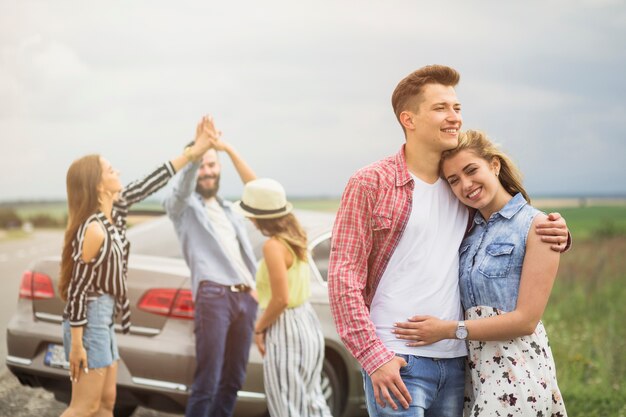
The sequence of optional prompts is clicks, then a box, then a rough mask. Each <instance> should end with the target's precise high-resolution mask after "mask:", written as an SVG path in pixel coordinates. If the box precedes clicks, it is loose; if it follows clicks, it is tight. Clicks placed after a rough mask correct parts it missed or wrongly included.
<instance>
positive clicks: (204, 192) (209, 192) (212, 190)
mask: <svg viewBox="0 0 626 417" xmlns="http://www.w3.org/2000/svg"><path fill="white" fill-rule="evenodd" d="M207 178H214V179H215V185H214V186H213V187H209V188H207V187H202V186H201V185H200V181H202V180H204V179H207ZM219 189H220V176H219V174H218V175H215V176H211V175H205V176H202V177H198V180H197V182H196V192H197V193H198V194H200V195H201V196H202V197H204V198H205V199H207V198H212V197H215V196H216V195H217V192H218V191H219Z"/></svg>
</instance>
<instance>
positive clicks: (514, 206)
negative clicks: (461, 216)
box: [474, 193, 528, 224]
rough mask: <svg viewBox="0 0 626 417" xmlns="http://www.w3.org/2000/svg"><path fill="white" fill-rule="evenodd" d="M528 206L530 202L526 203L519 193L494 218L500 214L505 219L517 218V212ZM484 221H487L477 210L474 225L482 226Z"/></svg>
mask: <svg viewBox="0 0 626 417" xmlns="http://www.w3.org/2000/svg"><path fill="white" fill-rule="evenodd" d="M526 204H528V202H527V201H526V199H524V196H523V195H522V193H517V194H515V195H514V196H513V198H511V199H510V200H509V201H508V203H506V204H505V205H504V207H502V208H501V209H500V210H499V211H497V212H495V213H494V214H492V217H493V216H494V215H496V214H498V215H500V216H501V217H504V218H505V219H510V218H511V217H513V216H515V214H517V212H518V211H520V210H521V209H522V207H524V206H525V205H526ZM484 221H485V220H484V219H483V216H482V215H481V214H480V211H478V210H477V211H476V214H475V215H474V223H476V224H481V223H483V222H484Z"/></svg>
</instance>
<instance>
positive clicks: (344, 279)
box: [328, 177, 394, 374]
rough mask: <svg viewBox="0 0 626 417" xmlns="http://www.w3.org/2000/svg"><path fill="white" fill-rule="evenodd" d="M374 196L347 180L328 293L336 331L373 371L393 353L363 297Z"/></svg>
mask: <svg viewBox="0 0 626 417" xmlns="http://www.w3.org/2000/svg"><path fill="white" fill-rule="evenodd" d="M373 206H374V198H373V195H372V191H371V190H368V189H367V187H366V186H364V185H363V184H362V183H361V182H360V181H359V179H358V178H357V177H353V178H351V179H350V181H349V182H348V185H347V186H346V189H345V191H344V193H343V196H342V198H341V204H340V207H339V211H338V212H337V217H336V219H335V224H334V227H333V235H332V243H331V253H330V263H329V272H328V293H329V298H330V307H331V311H332V314H333V318H334V320H335V325H336V328H337V333H338V334H339V336H340V337H341V339H342V340H343V342H344V344H345V346H346V348H347V349H348V350H349V351H350V352H351V353H352V355H353V356H354V357H355V358H356V359H357V361H359V363H360V364H361V366H362V367H363V369H364V370H365V371H366V372H367V373H368V374H371V373H372V372H374V371H375V370H376V369H378V368H379V367H380V366H382V365H383V364H384V363H386V362H388V361H389V360H391V359H392V358H393V357H394V353H393V352H391V351H390V350H388V349H387V348H386V347H385V345H384V344H383V343H382V341H381V340H380V339H379V338H378V336H377V335H376V328H375V326H374V324H373V323H372V321H371V319H370V315H369V310H368V308H367V306H366V303H365V300H364V298H363V290H364V289H365V287H366V285H367V279H368V262H369V257H370V252H371V250H372V227H371V219H372V210H373Z"/></svg>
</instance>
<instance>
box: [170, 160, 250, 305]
mask: <svg viewBox="0 0 626 417" xmlns="http://www.w3.org/2000/svg"><path fill="white" fill-rule="evenodd" d="M199 167H200V162H199V161H198V162H194V163H191V164H187V166H185V167H184V168H183V169H182V170H181V171H180V173H179V178H178V181H177V183H176V184H175V186H174V189H173V191H172V194H171V195H170V196H169V197H168V198H167V199H166V200H165V202H164V203H163V205H164V206H165V211H166V212H167V214H168V216H169V217H170V219H171V220H172V222H173V223H174V228H175V229H176V234H177V235H178V239H179V240H180V244H181V247H182V252H183V256H184V257H185V260H186V261H187V265H188V266H189V269H191V291H192V293H193V298H194V300H195V299H196V293H197V291H198V286H199V285H200V281H204V280H209V281H212V282H215V283H218V284H222V285H235V284H244V283H245V280H244V278H243V277H241V276H239V274H238V273H237V270H236V269H235V267H234V266H233V264H232V261H231V260H230V258H229V257H228V255H227V253H226V251H225V250H224V248H223V247H222V245H221V244H220V241H219V238H218V236H217V233H216V231H215V228H214V227H213V225H212V224H211V221H210V219H209V216H208V214H207V209H206V206H205V204H204V200H203V198H202V196H201V195H200V194H198V193H196V192H195V188H196V178H197V173H198V168H199ZM217 201H218V202H219V204H220V205H221V206H222V208H223V209H224V213H225V214H226V217H227V218H228V220H229V221H230V222H231V223H232V225H233V227H234V228H235V233H236V235H237V240H238V241H239V247H240V250H241V257H242V258H243V261H244V264H245V265H246V267H247V268H248V269H249V270H250V274H251V275H252V276H255V274H256V258H255V257H254V252H253V251H252V245H251V244H250V240H249V239H248V235H247V233H246V230H245V225H244V218H243V217H242V216H240V215H239V214H237V213H235V212H234V211H233V210H232V203H230V202H228V201H224V200H222V199H221V198H217Z"/></svg>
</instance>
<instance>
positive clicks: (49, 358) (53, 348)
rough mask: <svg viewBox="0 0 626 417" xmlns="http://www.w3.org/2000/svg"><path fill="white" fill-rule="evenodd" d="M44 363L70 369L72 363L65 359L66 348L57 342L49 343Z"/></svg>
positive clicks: (53, 366) (52, 366)
mask: <svg viewBox="0 0 626 417" xmlns="http://www.w3.org/2000/svg"><path fill="white" fill-rule="evenodd" d="M43 363H44V364H45V365H47V366H50V367H51V368H61V369H70V363H69V362H68V361H66V360H65V349H63V346H62V345H57V344H55V343H49V344H48V347H47V348H46V356H44V358H43Z"/></svg>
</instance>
